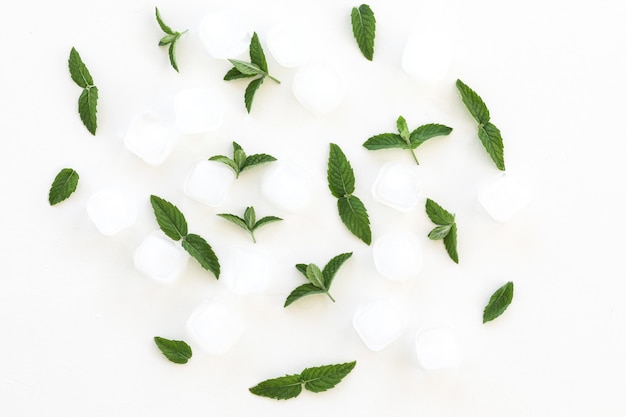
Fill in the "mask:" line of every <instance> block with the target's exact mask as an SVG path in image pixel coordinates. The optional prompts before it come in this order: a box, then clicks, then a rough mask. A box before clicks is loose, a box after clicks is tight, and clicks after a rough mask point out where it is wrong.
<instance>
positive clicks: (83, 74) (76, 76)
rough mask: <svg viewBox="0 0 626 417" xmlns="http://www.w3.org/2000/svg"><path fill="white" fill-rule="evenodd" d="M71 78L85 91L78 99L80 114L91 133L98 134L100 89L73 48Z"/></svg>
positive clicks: (70, 59) (69, 62)
mask: <svg viewBox="0 0 626 417" xmlns="http://www.w3.org/2000/svg"><path fill="white" fill-rule="evenodd" d="M68 66H69V69H70V76H71V77H72V80H74V82H75V83H76V84H77V85H78V86H79V87H81V88H82V89H83V91H82V92H81V93H80V96H79V97H78V114H79V116H80V120H81V121H82V122H83V124H84V125H85V127H86V128H87V130H88V131H89V133H91V134H92V135H95V134H96V128H97V127H98V118H97V114H96V113H97V111H98V109H97V107H98V87H96V85H95V84H94V82H93V78H92V77H91V74H90V73H89V70H88V69H87V66H85V63H84V62H83V60H82V59H81V57H80V54H79V53H78V51H77V50H76V48H74V47H72V49H71V51H70V57H69V59H68Z"/></svg>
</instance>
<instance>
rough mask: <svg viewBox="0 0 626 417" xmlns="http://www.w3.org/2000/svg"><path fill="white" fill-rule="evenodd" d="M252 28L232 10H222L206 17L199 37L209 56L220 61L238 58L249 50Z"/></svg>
mask: <svg viewBox="0 0 626 417" xmlns="http://www.w3.org/2000/svg"><path fill="white" fill-rule="evenodd" d="M252 33H253V30H252V26H251V25H250V23H249V22H248V21H247V20H246V19H244V17H243V16H241V15H239V14H238V13H236V12H234V11H232V10H221V11H218V12H215V13H211V14H208V15H206V16H204V18H203V19H202V21H201V22H200V28H199V30H198V35H199V36H200V39H201V40H202V43H203V44H204V47H205V48H206V50H207V52H208V53H209V55H211V56H212V57H214V58H218V59H229V58H237V57H238V56H239V55H241V54H242V53H244V52H245V51H247V50H248V48H249V46H250V39H251V38H252Z"/></svg>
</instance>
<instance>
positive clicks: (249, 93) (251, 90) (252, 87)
mask: <svg viewBox="0 0 626 417" xmlns="http://www.w3.org/2000/svg"><path fill="white" fill-rule="evenodd" d="M264 80H265V77H261V78H257V79H256V80H252V81H250V84H248V86H247V87H246V92H245V93H244V96H243V100H244V102H245V104H246V110H247V111H248V113H250V110H251V109H252V102H253V101H254V95H255V94H256V92H257V90H258V89H259V87H261V84H263V81H264Z"/></svg>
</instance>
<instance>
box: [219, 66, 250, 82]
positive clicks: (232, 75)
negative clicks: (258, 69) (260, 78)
mask: <svg viewBox="0 0 626 417" xmlns="http://www.w3.org/2000/svg"><path fill="white" fill-rule="evenodd" d="M250 77H254V75H253V74H244V73H243V72H241V71H239V70H238V69H237V68H234V67H233V68H231V69H230V70H229V71H228V72H227V73H226V75H224V80H225V81H230V80H239V79H241V78H250Z"/></svg>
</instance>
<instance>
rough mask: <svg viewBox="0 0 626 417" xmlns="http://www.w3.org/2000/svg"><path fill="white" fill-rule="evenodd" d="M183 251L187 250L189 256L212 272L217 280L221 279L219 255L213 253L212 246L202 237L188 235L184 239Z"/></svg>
mask: <svg viewBox="0 0 626 417" xmlns="http://www.w3.org/2000/svg"><path fill="white" fill-rule="evenodd" d="M183 249H185V250H186V251H187V252H188V253H189V255H191V256H192V257H194V258H195V259H196V261H198V263H199V264H200V266H202V267H203V268H204V269H206V270H207V271H210V272H212V273H213V275H215V278H216V279H219V277H220V262H219V260H218V259H217V255H215V252H213V249H212V248H211V245H209V244H208V243H207V241H206V240H204V238H203V237H202V236H198V235H194V234H192V233H190V234H188V235H187V236H185V237H184V239H183Z"/></svg>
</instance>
